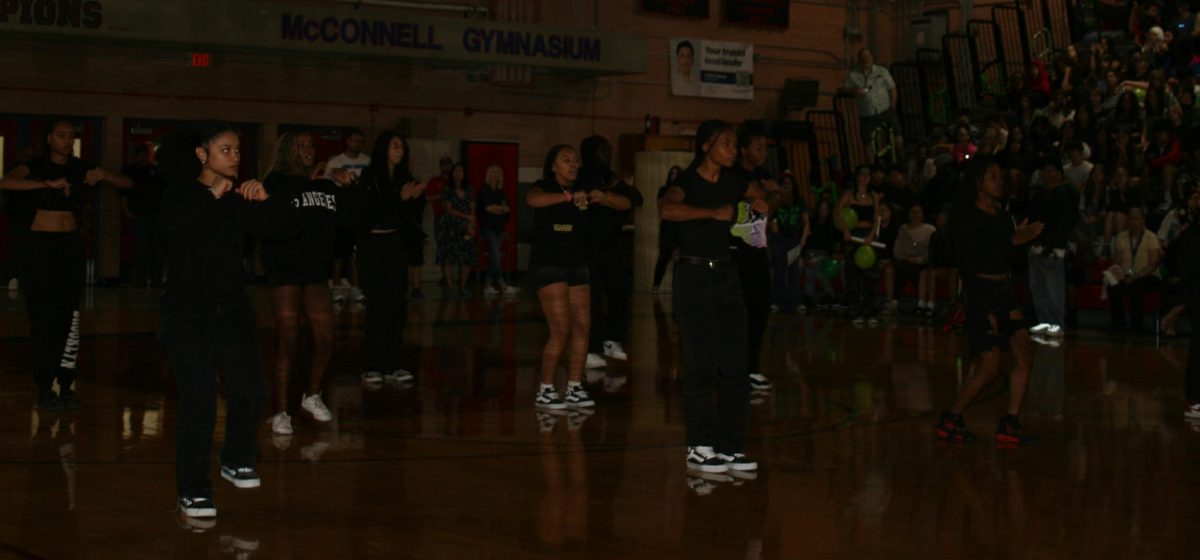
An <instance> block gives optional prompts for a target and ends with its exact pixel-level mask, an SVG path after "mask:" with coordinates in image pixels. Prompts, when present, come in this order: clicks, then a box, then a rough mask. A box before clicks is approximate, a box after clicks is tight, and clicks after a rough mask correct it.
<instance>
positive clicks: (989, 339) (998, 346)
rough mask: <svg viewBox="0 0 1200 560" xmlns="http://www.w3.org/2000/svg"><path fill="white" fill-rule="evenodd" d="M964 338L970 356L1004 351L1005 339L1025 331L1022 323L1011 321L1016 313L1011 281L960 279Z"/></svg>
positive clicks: (1016, 307) (1005, 348)
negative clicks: (967, 342)
mask: <svg viewBox="0 0 1200 560" xmlns="http://www.w3.org/2000/svg"><path fill="white" fill-rule="evenodd" d="M963 285H964V286H963V287H964V299H965V301H964V305H965V310H966V330H967V337H968V338H969V339H970V340H971V355H972V356H978V355H980V354H983V353H985V352H990V351H992V350H1000V351H1004V350H1007V349H1008V340H1009V339H1010V338H1012V336H1013V335H1014V334H1017V333H1018V332H1020V331H1022V330H1024V329H1025V328H1026V325H1025V320H1024V319H1023V318H1021V319H1014V318H1013V312H1020V310H1021V308H1020V306H1019V305H1017V295H1016V293H1015V292H1014V291H1013V284H1012V281H1011V280H1003V281H998V280H986V279H983V278H979V277H978V276H971V275H967V276H964V278H963Z"/></svg>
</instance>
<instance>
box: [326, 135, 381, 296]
mask: <svg viewBox="0 0 1200 560" xmlns="http://www.w3.org/2000/svg"><path fill="white" fill-rule="evenodd" d="M365 143H366V136H365V135H363V131H361V130H359V129H357V128H356V129H353V130H351V131H350V132H348V133H346V151H345V152H342V153H340V154H338V155H336V156H333V157H331V158H329V163H328V164H326V165H325V177H326V178H327V179H332V178H333V172H334V171H336V170H338V169H345V170H347V171H349V172H350V181H351V182H358V176H359V175H361V174H362V172H363V170H364V169H366V168H367V166H368V165H371V156H369V155H367V154H365V153H363V151H362V150H363V145H364V144H365ZM343 271H349V276H350V278H349V279H346V278H345V277H343ZM357 271H358V269H357V267H355V266H354V230H353V229H350V228H343V227H338V228H337V231H336V232H335V233H334V241H333V301H335V302H342V301H345V300H346V299H347V297H353V299H354V300H355V301H362V300H363V295H362V290H359V289H358V272H357Z"/></svg>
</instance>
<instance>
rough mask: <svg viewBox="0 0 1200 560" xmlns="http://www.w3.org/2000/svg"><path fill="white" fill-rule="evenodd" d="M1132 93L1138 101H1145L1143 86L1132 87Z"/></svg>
mask: <svg viewBox="0 0 1200 560" xmlns="http://www.w3.org/2000/svg"><path fill="white" fill-rule="evenodd" d="M1133 95H1134V97H1137V100H1138V103H1145V102H1146V90H1145V88H1134V90H1133Z"/></svg>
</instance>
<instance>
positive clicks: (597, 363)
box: [584, 358, 608, 369]
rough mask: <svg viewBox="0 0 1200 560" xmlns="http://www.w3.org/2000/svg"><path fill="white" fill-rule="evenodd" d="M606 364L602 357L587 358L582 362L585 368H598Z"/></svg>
mask: <svg viewBox="0 0 1200 560" xmlns="http://www.w3.org/2000/svg"><path fill="white" fill-rule="evenodd" d="M607 366H608V362H607V361H605V360H604V358H597V359H596V360H592V359H591V358H588V360H587V362H586V363H585V364H584V367H586V368H587V369H600V368H603V367H607Z"/></svg>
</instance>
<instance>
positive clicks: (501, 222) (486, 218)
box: [475, 185, 508, 231]
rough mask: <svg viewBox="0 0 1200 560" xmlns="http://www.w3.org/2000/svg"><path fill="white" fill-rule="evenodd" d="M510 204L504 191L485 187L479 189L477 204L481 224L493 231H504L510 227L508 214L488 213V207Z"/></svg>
mask: <svg viewBox="0 0 1200 560" xmlns="http://www.w3.org/2000/svg"><path fill="white" fill-rule="evenodd" d="M507 202H508V195H506V194H505V193H504V189H493V188H492V187H490V186H487V185H484V186H483V187H481V188H480V189H479V200H478V202H477V203H476V204H475V208H476V212H478V213H479V224H480V225H482V226H483V228H484V229H488V230H491V231H504V228H505V226H507V225H508V214H493V213H491V212H488V211H487V207H488V206H500V205H502V204H506V203H507Z"/></svg>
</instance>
